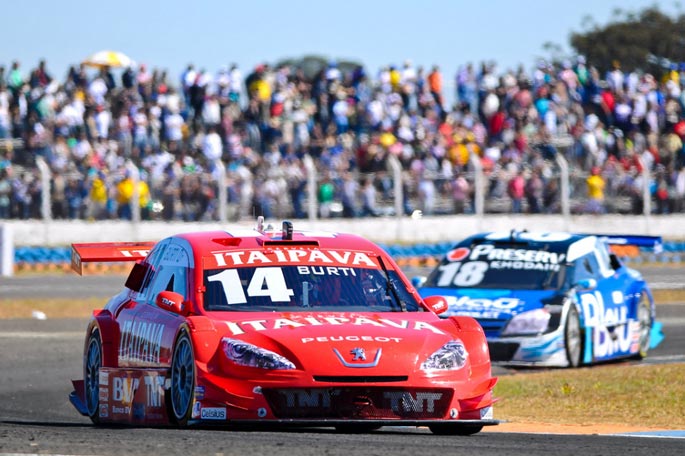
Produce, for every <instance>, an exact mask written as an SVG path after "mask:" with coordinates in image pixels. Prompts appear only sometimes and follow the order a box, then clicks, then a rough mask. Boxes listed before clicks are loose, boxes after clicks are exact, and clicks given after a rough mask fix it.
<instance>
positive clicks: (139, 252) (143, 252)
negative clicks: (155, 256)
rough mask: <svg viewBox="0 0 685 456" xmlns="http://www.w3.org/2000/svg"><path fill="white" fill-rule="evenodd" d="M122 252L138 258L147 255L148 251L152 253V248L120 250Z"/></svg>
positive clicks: (126, 255) (124, 254) (128, 256)
mask: <svg viewBox="0 0 685 456" xmlns="http://www.w3.org/2000/svg"><path fill="white" fill-rule="evenodd" d="M119 252H121V254H122V255H123V256H125V257H127V258H138V257H146V256H147V255H148V253H150V249H142V250H123V249H122V250H119Z"/></svg>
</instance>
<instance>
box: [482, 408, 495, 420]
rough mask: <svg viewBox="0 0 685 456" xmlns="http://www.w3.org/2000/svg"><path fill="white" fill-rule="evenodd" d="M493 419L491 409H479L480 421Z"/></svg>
mask: <svg viewBox="0 0 685 456" xmlns="http://www.w3.org/2000/svg"><path fill="white" fill-rule="evenodd" d="M494 417H495V414H494V413H493V411H492V407H485V408H482V409H480V419H481V420H491V419H493V418H494Z"/></svg>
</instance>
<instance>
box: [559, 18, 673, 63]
mask: <svg viewBox="0 0 685 456" xmlns="http://www.w3.org/2000/svg"><path fill="white" fill-rule="evenodd" d="M613 15H614V17H615V19H614V20H613V21H612V22H610V23H609V24H607V25H606V26H604V27H600V26H599V25H597V24H595V23H594V22H593V21H592V19H591V18H588V17H586V18H585V19H584V25H585V27H586V30H585V31H584V32H573V33H572V34H571V38H570V41H571V46H572V48H573V49H574V50H575V51H576V53H577V54H579V55H584V56H585V57H586V58H587V60H588V62H592V64H593V65H594V66H595V67H596V68H597V69H598V70H599V71H600V74H603V73H605V72H607V71H609V70H610V69H611V66H612V64H613V62H614V61H617V62H619V63H620V65H621V69H622V70H624V71H632V70H635V69H642V70H645V71H648V72H651V73H653V74H658V73H660V72H662V71H663V69H664V68H670V67H671V66H672V65H678V64H679V63H681V62H684V63H685V15H683V14H682V13H680V12H679V13H678V14H677V16H676V17H674V18H671V17H669V16H668V15H666V14H665V13H663V12H661V10H660V9H659V8H658V7H657V6H652V7H649V8H646V9H644V10H642V11H641V12H639V13H632V12H625V11H623V10H621V9H616V10H614V14H613Z"/></svg>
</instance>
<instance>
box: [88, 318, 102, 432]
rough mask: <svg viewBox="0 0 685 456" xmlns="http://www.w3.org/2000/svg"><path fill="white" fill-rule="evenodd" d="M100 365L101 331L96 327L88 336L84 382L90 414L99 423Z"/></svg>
mask: <svg viewBox="0 0 685 456" xmlns="http://www.w3.org/2000/svg"><path fill="white" fill-rule="evenodd" d="M100 367H102V342H101V341H100V331H99V330H97V329H95V330H93V332H92V333H90V336H89V337H88V346H87V348H86V356H85V358H84V360H83V383H84V392H85V396H86V398H85V399H86V408H87V410H88V416H89V417H90V419H91V421H93V423H98V422H99V421H100V420H99V413H98V411H99V410H98V409H99V406H100Z"/></svg>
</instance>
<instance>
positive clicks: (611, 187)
mask: <svg viewBox="0 0 685 456" xmlns="http://www.w3.org/2000/svg"><path fill="white" fill-rule="evenodd" d="M303 164H304V169H305V172H306V185H305V187H304V188H305V190H304V193H305V194H304V198H303V199H304V201H305V207H306V211H305V213H306V217H307V218H308V219H311V220H314V219H317V218H319V217H320V216H321V215H320V212H319V209H320V208H319V202H318V198H317V193H318V189H319V185H320V184H321V182H322V181H323V179H322V172H321V171H319V168H317V163H316V162H315V160H314V159H313V158H312V157H310V156H309V155H305V156H304V159H303ZM386 164H387V169H388V173H387V174H386V175H384V176H383V179H384V180H385V181H384V182H383V184H384V185H383V186H382V187H383V189H384V191H378V194H377V198H376V203H377V207H378V209H379V211H378V212H379V215H385V216H393V217H396V218H398V219H399V218H402V217H404V216H407V215H412V214H413V215H414V216H416V215H417V211H418V210H420V209H421V208H422V207H426V202H425V201H422V196H421V194H420V192H419V191H418V190H417V189H418V187H419V184H420V182H419V179H427V180H428V181H429V182H428V183H427V185H428V186H432V188H433V189H434V195H433V198H434V200H433V201H432V202H431V204H430V207H431V212H430V213H427V214H426V213H424V214H423V215H447V214H454V213H456V212H455V202H454V198H453V195H452V193H451V191H450V189H449V185H448V184H450V179H449V178H445V177H440V176H430V177H423V178H418V177H416V176H413V175H412V174H410V173H407V172H406V170H405V169H403V167H402V165H401V163H400V162H399V160H397V158H395V157H394V156H392V155H391V156H390V157H389V159H388V160H387V163H386ZM35 165H36V170H37V172H38V175H39V180H40V183H41V195H40V198H41V202H40V218H42V219H43V220H45V221H50V220H52V219H53V214H52V211H51V208H52V201H51V192H50V188H51V182H52V178H53V173H52V172H51V170H50V167H49V166H48V164H47V163H46V162H45V160H43V158H41V157H40V156H39V157H36V159H35ZM547 166H548V169H547V173H548V174H547V175H546V176H545V182H546V183H547V184H549V185H553V186H555V187H558V188H559V190H558V193H557V196H556V197H555V199H554V201H553V204H549V205H543V212H544V213H549V214H558V215H561V216H563V217H569V216H570V215H572V214H578V213H586V212H588V210H587V207H586V206H587V201H588V196H587V184H586V179H587V177H588V173H587V172H585V171H582V170H579V169H578V168H575V167H570V166H569V163H568V162H567V161H566V159H565V158H564V154H563V153H558V154H556V156H555V157H554V159H553V160H550V161H548V162H547ZM213 167H214V168H215V169H214V170H213V171H212V173H211V174H210V173H209V172H208V171H207V170H205V171H204V175H202V176H201V177H202V178H203V179H205V180H209V183H210V185H211V186H212V187H213V188H214V195H215V196H214V199H213V200H212V201H211V205H210V206H211V207H212V208H213V209H212V212H211V213H208V214H206V216H205V218H204V219H205V220H215V221H216V220H218V221H221V222H227V221H229V220H231V221H237V220H241V219H253V218H254V215H259V214H255V213H254V206H252V205H251V204H250V201H249V199H247V197H245V196H241V198H242V199H241V200H240V201H236V200H234V199H233V200H230V201H229V198H228V193H229V187H230V182H229V181H230V180H231V179H232V178H229V176H228V173H227V169H226V165H225V164H224V163H223V162H221V161H220V160H217V161H215V162H214V163H213ZM126 171H127V173H128V175H129V177H130V178H131V179H132V180H133V181H134V185H133V193H134V194H133V197H132V198H131V199H130V205H131V221H132V223H138V222H140V221H141V220H142V219H143V217H142V215H141V207H140V204H139V197H140V194H139V191H140V190H139V186H138V181H139V179H141V176H140V172H139V169H138V167H137V166H136V165H135V164H134V163H133V162H131V161H130V160H129V161H128V162H127V163H126ZM463 174H464V177H465V178H466V180H467V181H468V183H469V186H470V188H471V191H470V193H469V197H468V199H467V201H466V202H465V208H464V213H465V214H473V215H476V216H483V215H485V214H497V213H499V214H501V213H508V212H510V211H511V198H510V197H509V196H508V195H507V193H506V191H505V190H504V189H505V188H506V181H507V179H509V178H510V177H511V173H510V172H508V171H507V170H504V169H497V170H486V169H485V167H484V166H483V164H482V161H481V159H480V157H479V156H478V155H476V154H473V153H472V154H471V156H470V160H469V164H468V167H467V168H466V170H465V172H464V173H463ZM372 176H373V177H374V179H376V181H375V184H376V185H377V186H378V187H381V185H380V184H381V183H380V182H379V181H378V179H380V178H379V177H378V176H375V175H372ZM199 177H200V176H198V178H199ZM363 177H364V176H363V175H361V174H358V175H356V178H357V180H358V181H360V180H361V179H362V178H363ZM638 177H639V179H637V178H638ZM250 179H253V177H250V178H248V182H247V183H245V184H244V185H246V186H247V187H249V186H251V185H253V184H251V183H250ZM640 180H641V182H642V184H641V183H640V182H637V183H636V181H640ZM651 181H652V176H651V174H650V171H649V170H648V169H647V168H646V167H644V166H643V167H642V171H641V174H640V176H636V175H635V174H634V173H633V174H627V173H621V174H617V175H610V176H607V177H606V197H605V203H604V207H603V208H602V211H603V212H606V213H626V214H642V215H649V214H651V213H652V208H653V204H652V195H651V192H650V185H649V183H650V182H651ZM628 183H632V186H629V185H628ZM644 183H646V184H644ZM424 184H426V183H424ZM163 189H164V187H163V186H162V187H156V188H151V198H152V199H153V200H158V199H159V198H160V195H159V192H160V191H161V190H163ZM280 196H281V197H282V198H281V199H280V200H279V201H280V202H279V205H278V207H277V208H276V212H277V214H275V215H276V216H278V217H292V216H293V214H292V213H290V212H291V211H292V204H291V203H292V201H290V199H289V196H287V195H280ZM335 198H336V201H335V202H336V203H339V199H340V195H339V194H338V193H337V194H336V196H335ZM357 203H358V204H361V194H360V195H359V198H358V201H357ZM522 207H523V209H522V210H523V212H526V211H527V210H528V209H529V206H528V204H527V202H526V201H525V200H524V201H523V204H522ZM152 216H153V217H156V218H160V216H159V215H157V214H156V213H155V214H153V215H152ZM330 216H331V217H342V211H341V210H340V205H339V204H336V205H335V206H334V207H333V210H332V211H331V212H330ZM172 217H173V218H172V219H175V220H179V219H181V218H182V217H179V216H178V214H176V215H173V216H172Z"/></svg>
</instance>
